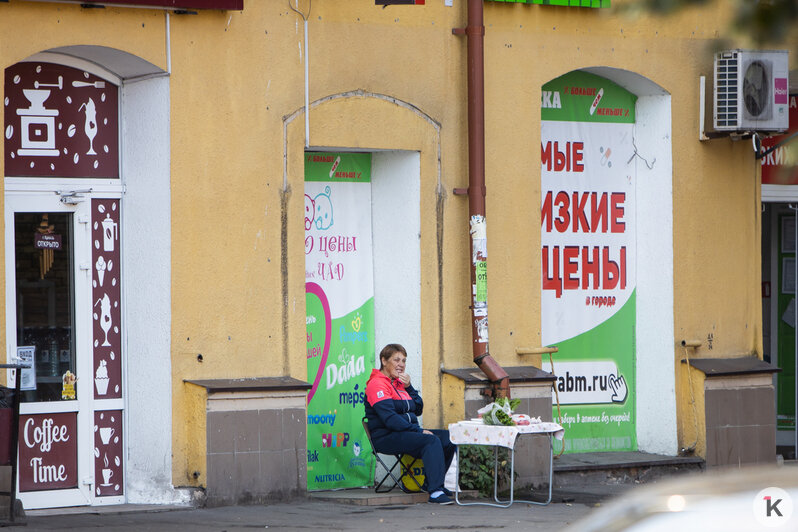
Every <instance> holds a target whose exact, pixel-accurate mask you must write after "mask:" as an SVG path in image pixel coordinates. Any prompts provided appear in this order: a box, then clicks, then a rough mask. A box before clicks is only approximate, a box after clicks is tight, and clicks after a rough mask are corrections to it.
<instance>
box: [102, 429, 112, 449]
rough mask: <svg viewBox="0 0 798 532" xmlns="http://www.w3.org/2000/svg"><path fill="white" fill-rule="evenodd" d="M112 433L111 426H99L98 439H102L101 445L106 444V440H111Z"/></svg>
mask: <svg viewBox="0 0 798 532" xmlns="http://www.w3.org/2000/svg"><path fill="white" fill-rule="evenodd" d="M113 435H114V429H113V427H101V428H100V439H101V440H102V441H103V445H108V442H109V441H111V436H113Z"/></svg>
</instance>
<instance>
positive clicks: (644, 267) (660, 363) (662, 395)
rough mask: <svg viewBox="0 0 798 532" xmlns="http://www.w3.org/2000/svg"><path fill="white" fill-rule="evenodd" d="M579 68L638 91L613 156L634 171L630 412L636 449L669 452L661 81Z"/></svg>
mask: <svg viewBox="0 0 798 532" xmlns="http://www.w3.org/2000/svg"><path fill="white" fill-rule="evenodd" d="M579 72H587V73H589V74H592V75H595V76H599V77H600V78H604V79H607V80H610V81H611V82H614V84H616V85H618V86H620V87H621V88H623V89H625V90H626V91H628V92H630V93H632V94H633V95H634V96H635V97H636V100H635V104H634V114H635V120H634V124H633V125H632V126H631V134H632V143H631V146H630V147H629V148H630V149H629V151H628V152H627V154H626V155H625V156H624V160H620V161H618V162H617V163H616V164H624V165H626V166H627V167H629V168H631V169H632V171H631V172H630V175H631V176H634V177H629V179H630V180H632V179H633V183H634V186H633V187H632V188H631V190H632V193H633V194H634V207H633V209H634V212H633V217H634V221H635V235H634V240H633V244H634V247H635V248H636V253H635V256H634V258H633V259H632V260H634V270H635V275H636V279H635V281H636V286H635V291H636V300H635V309H634V319H635V323H634V329H633V330H634V370H635V374H636V378H635V384H634V388H635V389H634V390H633V393H634V399H635V401H636V404H635V411H634V412H633V413H632V415H633V417H634V422H635V424H636V426H635V433H636V440H637V448H638V449H639V450H641V451H646V452H651V453H659V454H669V455H673V454H676V452H677V448H678V441H677V419H676V394H675V388H676V387H675V378H676V377H675V372H676V369H677V368H676V367H675V365H674V352H673V349H674V330H673V327H674V316H673V309H674V305H673V292H674V280H673V205H672V192H673V191H672V183H673V179H672V146H671V99H670V95H669V94H668V92H667V91H666V90H664V89H663V88H662V87H661V86H660V85H658V84H657V83H655V82H653V81H652V80H650V79H647V78H645V77H643V76H641V75H639V74H636V73H634V72H630V71H626V70H622V69H616V68H610V67H590V68H583V69H580V70H579ZM555 79H556V78H555ZM593 96H596V97H597V100H595V101H594V108H595V107H596V103H597V101H598V100H600V98H601V95H596V94H594V95H593ZM589 102H590V100H588V103H589ZM627 159H628V160H627ZM563 190H565V189H563ZM630 258H631V257H630ZM588 292H589V291H588ZM586 293H587V292H586ZM542 312H546V310H545V309H542ZM585 450H588V449H585Z"/></svg>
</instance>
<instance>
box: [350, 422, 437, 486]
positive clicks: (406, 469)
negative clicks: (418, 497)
mask: <svg viewBox="0 0 798 532" xmlns="http://www.w3.org/2000/svg"><path fill="white" fill-rule="evenodd" d="M362 422H363V430H364V431H365V432H366V438H368V440H369V445H370V446H371V454H373V455H374V458H375V459H376V460H377V463H378V464H380V465H381V466H382V467H383V469H385V471H386V472H387V473H386V474H385V476H384V477H382V480H380V481H379V482H378V483H377V479H376V478H375V479H374V482H375V483H377V484H376V486H375V487H374V491H375V492H376V493H388V492H389V491H392V490H393V489H394V488H395V487H396V486H399V489H401V490H402V491H404V492H405V493H413V491H411V490H409V489H407V488H406V487H405V485H404V483H403V482H401V479H402V477H407V478H410V479H412V480H413V482H415V484H416V486H418V491H424V488H422V487H421V484H420V483H419V482H418V479H417V478H416V476H415V475H414V474H413V465H415V463H416V462H417V461H418V460H419V459H418V458H415V457H413V456H411V458H413V460H412V461H411V462H410V464H409V465H405V464H404V463H403V462H402V457H403V456H405V455H404V454H403V453H399V454H386V455H385V456H392V457H394V458H395V459H396V463H394V464H393V465H392V466H391V467H388V466H387V465H386V463H385V462H384V461H383V460H382V458H380V454H385V453H379V452H377V450H376V449H375V448H374V442H373V441H371V432H369V427H368V418H365V417H364V418H363V419H362ZM408 456H410V455H408ZM397 465H398V466H399V467H400V472H401V474H400V475H399V478H396V476H394V469H396V466H397ZM389 477H390V478H391V479H393V485H392V486H391V487H390V488H388V489H380V488H381V487H382V485H383V484H385V481H386V480H388V478H389Z"/></svg>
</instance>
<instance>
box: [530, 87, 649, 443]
mask: <svg viewBox="0 0 798 532" xmlns="http://www.w3.org/2000/svg"><path fill="white" fill-rule="evenodd" d="M635 103H636V97H635V95H633V94H632V93H630V92H628V91H626V90H625V89H623V88H621V87H620V86H618V85H616V84H615V83H613V82H612V81H610V80H608V79H605V78H602V77H599V76H595V75H593V74H589V73H587V72H571V73H569V74H566V75H564V76H562V77H560V78H557V79H555V80H553V81H551V82H549V83H547V84H546V85H544V86H543V88H542V95H541V120H542V121H541V198H542V205H541V262H542V297H541V315H542V318H541V335H542V343H543V344H544V345H547V346H557V347H558V348H559V351H558V352H557V353H555V354H554V355H553V356H554V373H555V375H556V378H557V380H556V386H557V390H558V393H559V401H560V405H561V415H562V419H561V424H562V425H563V426H564V427H565V428H566V433H565V434H566V438H565V440H564V443H563V445H564V446H565V452H594V451H632V450H636V449H637V438H636V430H635V425H636V420H635V390H636V386H635V314H636V313H635V278H636V276H635V262H636V261H635V179H636V173H635V162H636V161H635V156H634V153H635V149H634V140H633V139H634V123H635ZM543 362H544V369H546V370H547V371H551V370H552V368H551V364H550V363H549V361H548V360H544V361H543ZM554 399H555V396H554V395H552V400H554ZM554 415H555V416H556V415H557V409H556V407H555V408H554Z"/></svg>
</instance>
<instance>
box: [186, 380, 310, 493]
mask: <svg viewBox="0 0 798 532" xmlns="http://www.w3.org/2000/svg"><path fill="white" fill-rule="evenodd" d="M241 382H242V381H240V380H239V381H192V383H193V384H197V385H199V386H204V387H205V388H206V389H207V391H208V395H207V408H206V427H207V428H206V438H207V439H206V456H205V461H206V471H207V474H206V479H205V504H206V506H229V505H237V504H261V503H265V502H268V501H274V500H285V499H292V498H296V497H305V496H306V494H307V460H306V449H307V432H306V422H307V409H306V392H307V386H305V384H306V383H301V384H300V385H299V386H297V382H296V381H294V380H293V379H291V380H290V381H286V380H285V379H284V378H283V379H277V378H274V379H260V380H259V384H255V383H254V382H250V383H249V386H248V387H242V386H239V387H238V388H236V387H235V386H233V385H231V383H232V384H240V383H241Z"/></svg>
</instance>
